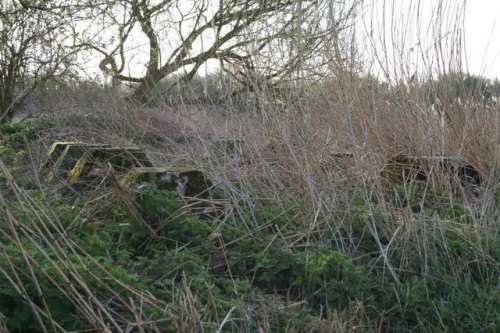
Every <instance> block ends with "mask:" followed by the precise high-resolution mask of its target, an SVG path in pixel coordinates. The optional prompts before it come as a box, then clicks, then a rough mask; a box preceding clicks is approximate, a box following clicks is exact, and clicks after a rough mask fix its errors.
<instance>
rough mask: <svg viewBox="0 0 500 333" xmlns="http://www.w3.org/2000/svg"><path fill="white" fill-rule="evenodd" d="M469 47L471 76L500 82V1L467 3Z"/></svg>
mask: <svg viewBox="0 0 500 333" xmlns="http://www.w3.org/2000/svg"><path fill="white" fill-rule="evenodd" d="M465 46H466V53H467V65H468V68H469V71H470V72H471V73H474V74H479V75H483V76H486V77H489V78H493V79H494V78H498V79H500V0H468V1H467V4H466V12H465Z"/></svg>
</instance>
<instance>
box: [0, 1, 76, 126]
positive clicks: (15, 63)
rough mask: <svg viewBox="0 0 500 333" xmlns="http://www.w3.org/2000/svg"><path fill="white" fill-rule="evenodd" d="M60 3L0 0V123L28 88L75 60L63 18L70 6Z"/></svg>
mask: <svg viewBox="0 0 500 333" xmlns="http://www.w3.org/2000/svg"><path fill="white" fill-rule="evenodd" d="M61 3H63V2H61ZM61 3H60V4H57V3H56V1H54V2H47V1H43V0H40V1H37V0H32V1H27V0H24V1H23V0H3V1H2V2H0V123H7V122H10V121H12V119H13V118H14V115H15V112H16V109H17V108H18V107H19V106H20V105H21V104H22V103H23V102H24V100H25V99H26V98H27V97H28V96H29V95H30V94H31V93H32V92H34V91H35V90H36V89H37V88H38V87H39V86H40V85H41V84H42V83H44V82H46V81H47V80H48V79H50V78H54V77H56V76H59V75H63V74H65V73H66V72H67V70H68V69H69V68H70V65H71V63H72V61H73V60H75V59H74V57H73V56H74V54H75V52H76V49H73V48H71V43H70V42H69V39H71V38H72V36H73V34H72V31H71V30H69V28H68V27H69V26H70V25H69V24H68V22H67V20H68V19H70V18H71V15H69V9H70V7H68V6H62V5H61Z"/></svg>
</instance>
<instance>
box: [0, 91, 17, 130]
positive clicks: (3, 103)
mask: <svg viewBox="0 0 500 333" xmlns="http://www.w3.org/2000/svg"><path fill="white" fill-rule="evenodd" d="M3 90H4V91H0V124H7V123H10V122H12V119H14V114H15V108H14V105H12V101H13V100H14V95H13V93H12V92H10V91H5V90H9V89H3Z"/></svg>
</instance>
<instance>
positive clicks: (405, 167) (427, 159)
mask: <svg viewBox="0 0 500 333" xmlns="http://www.w3.org/2000/svg"><path fill="white" fill-rule="evenodd" d="M439 173H442V174H445V175H447V176H449V177H451V178H452V180H458V181H459V183H460V184H461V185H462V186H479V185H481V182H482V179H481V175H480V174H479V172H478V170H477V169H476V168H475V167H474V166H473V165H472V164H471V163H470V162H469V161H467V160H465V159H463V158H460V157H454V156H411V155H404V154H400V155H396V156H394V157H393V158H391V159H390V160H389V162H388V163H387V164H386V166H385V167H384V169H383V170H382V172H381V176H382V178H384V179H386V180H387V181H389V182H390V183H402V182H407V181H426V180H428V179H429V178H430V177H431V176H432V175H433V174H434V175H436V174H439Z"/></svg>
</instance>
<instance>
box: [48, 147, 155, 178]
mask: <svg viewBox="0 0 500 333" xmlns="http://www.w3.org/2000/svg"><path fill="white" fill-rule="evenodd" d="M102 165H109V166H111V167H112V168H113V170H114V171H115V172H116V173H118V174H124V173H126V172H127V171H128V170H129V169H131V168H133V167H143V166H144V167H149V166H151V162H150V161H149V159H148V158H147V156H146V154H145V153H144V152H143V151H142V150H140V149H139V148H136V147H125V148H121V147H112V146H110V145H107V144H87V143H82V142H56V143H54V144H53V145H52V146H51V147H50V149H49V150H48V152H47V155H46V157H45V159H44V160H43V161H42V163H41V165H40V169H41V170H42V172H45V173H46V175H47V176H46V179H47V181H49V182H50V181H52V180H54V179H56V178H59V179H62V180H64V181H65V182H66V183H67V185H74V184H76V183H77V182H80V181H85V180H86V177H88V176H89V175H90V173H91V171H92V170H93V169H94V168H96V167H99V166H102Z"/></svg>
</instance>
